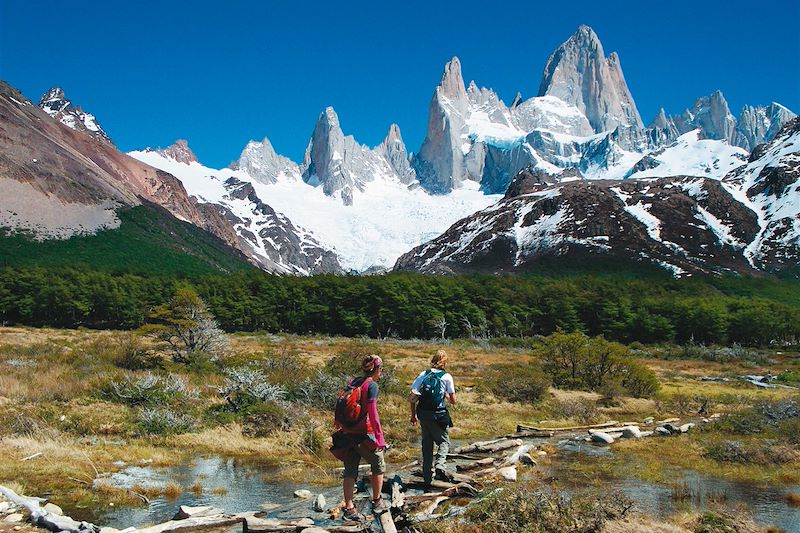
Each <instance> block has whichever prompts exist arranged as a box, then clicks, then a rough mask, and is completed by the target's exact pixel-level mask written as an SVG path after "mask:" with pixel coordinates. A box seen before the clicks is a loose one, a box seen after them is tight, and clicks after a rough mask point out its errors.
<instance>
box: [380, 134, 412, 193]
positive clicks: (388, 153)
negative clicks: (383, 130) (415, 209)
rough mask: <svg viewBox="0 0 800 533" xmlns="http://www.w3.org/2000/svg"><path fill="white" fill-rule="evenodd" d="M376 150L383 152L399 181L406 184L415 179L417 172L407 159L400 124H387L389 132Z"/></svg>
mask: <svg viewBox="0 0 800 533" xmlns="http://www.w3.org/2000/svg"><path fill="white" fill-rule="evenodd" d="M377 150H378V151H380V152H381V153H382V154H383V156H384V157H385V158H386V161H388V162H389V165H390V166H391V167H392V168H393V169H394V171H395V172H396V173H397V176H398V177H399V178H400V181H401V182H403V183H405V184H406V185H408V184H411V183H413V182H414V181H416V179H417V174H416V172H414V169H413V168H412V167H411V163H410V162H409V160H408V152H407V151H406V145H405V143H404V142H403V136H402V134H401V133H400V126H398V125H397V124H392V125H391V126H389V132H388V133H387V134H386V138H385V139H384V140H383V142H382V143H381V144H380V146H378V148H377Z"/></svg>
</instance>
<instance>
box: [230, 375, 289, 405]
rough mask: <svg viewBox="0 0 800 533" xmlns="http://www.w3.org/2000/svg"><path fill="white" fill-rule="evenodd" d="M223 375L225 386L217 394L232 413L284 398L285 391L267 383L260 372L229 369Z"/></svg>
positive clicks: (278, 386)
mask: <svg viewBox="0 0 800 533" xmlns="http://www.w3.org/2000/svg"><path fill="white" fill-rule="evenodd" d="M225 375H226V379H225V385H223V386H222V387H220V388H219V394H220V396H222V397H223V398H225V401H226V402H227V403H228V406H229V407H230V408H231V409H232V410H233V411H247V410H249V409H250V408H252V407H254V406H255V405H257V404H260V403H269V402H281V401H283V399H284V398H286V389H284V388H283V387H282V386H280V385H274V384H272V383H269V382H267V379H266V376H264V373H263V372H262V371H261V370H258V369H252V368H247V367H237V368H229V369H227V370H226V371H225Z"/></svg>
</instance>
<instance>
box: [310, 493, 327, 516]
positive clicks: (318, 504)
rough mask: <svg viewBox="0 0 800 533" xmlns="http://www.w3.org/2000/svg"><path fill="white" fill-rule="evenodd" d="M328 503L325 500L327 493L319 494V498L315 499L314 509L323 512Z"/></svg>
mask: <svg viewBox="0 0 800 533" xmlns="http://www.w3.org/2000/svg"><path fill="white" fill-rule="evenodd" d="M327 503H328V502H327V501H325V495H324V494H317V498H316V499H315V500H314V506H313V509H314V510H315V511H316V512H318V513H321V512H323V511H324V510H325V507H326V505H327Z"/></svg>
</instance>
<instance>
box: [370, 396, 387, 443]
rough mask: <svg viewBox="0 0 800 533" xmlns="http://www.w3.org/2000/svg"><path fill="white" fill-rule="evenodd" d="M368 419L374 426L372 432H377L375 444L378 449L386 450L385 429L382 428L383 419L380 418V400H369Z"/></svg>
mask: <svg viewBox="0 0 800 533" xmlns="http://www.w3.org/2000/svg"><path fill="white" fill-rule="evenodd" d="M367 417H368V418H369V423H370V425H371V426H372V431H374V432H375V444H377V445H378V448H386V441H385V440H384V439H383V428H382V427H381V419H380V418H379V417H378V400H377V398H376V399H374V400H367Z"/></svg>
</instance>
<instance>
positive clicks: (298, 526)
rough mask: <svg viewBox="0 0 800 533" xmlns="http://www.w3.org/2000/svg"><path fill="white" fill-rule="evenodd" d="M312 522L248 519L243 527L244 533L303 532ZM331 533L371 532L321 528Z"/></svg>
mask: <svg viewBox="0 0 800 533" xmlns="http://www.w3.org/2000/svg"><path fill="white" fill-rule="evenodd" d="M309 524H313V521H312V520H296V521H294V522H282V521H280V520H275V519H274V518H266V519H263V518H255V517H252V518H247V519H246V520H245V521H244V524H243V526H242V531H243V532H244V533H276V532H280V531H303V530H305V529H308V528H312V527H314V526H313V525H309ZM320 529H322V530H324V531H328V532H329V533H361V532H365V531H369V526H368V525H361V524H357V525H341V526H325V527H323V528H320Z"/></svg>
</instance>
